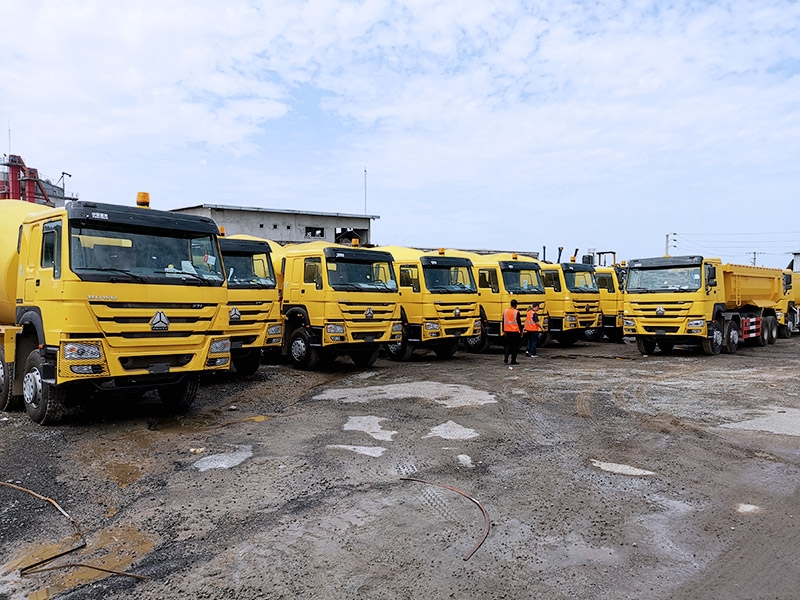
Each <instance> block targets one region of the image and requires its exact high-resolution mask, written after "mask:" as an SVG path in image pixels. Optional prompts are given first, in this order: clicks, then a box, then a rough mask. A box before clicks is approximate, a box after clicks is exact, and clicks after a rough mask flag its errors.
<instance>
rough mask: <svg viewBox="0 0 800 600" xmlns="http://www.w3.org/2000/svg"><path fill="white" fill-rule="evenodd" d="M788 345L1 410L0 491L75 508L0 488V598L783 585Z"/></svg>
mask: <svg viewBox="0 0 800 600" xmlns="http://www.w3.org/2000/svg"><path fill="white" fill-rule="evenodd" d="M798 349H800V339H790V340H778V343H777V344H776V345H774V346H768V347H766V348H755V347H752V348H751V347H744V348H741V349H740V350H739V352H737V354H735V355H733V356H726V355H721V356H716V357H707V356H703V355H702V354H698V353H697V352H696V351H695V350H691V349H677V350H675V351H674V352H673V353H671V354H670V355H662V354H659V353H656V354H654V355H653V356H648V357H642V356H640V355H639V354H638V352H637V351H636V349H635V345H634V344H632V343H627V344H610V343H595V344H591V343H588V342H586V343H579V344H577V345H575V346H574V347H571V348H561V347H559V346H557V345H554V346H552V347H546V348H543V349H541V350H540V353H539V357H537V358H536V359H531V358H527V357H525V356H521V357H520V361H521V364H520V365H518V366H516V367H514V368H513V369H509V368H508V366H507V365H504V364H503V362H502V355H501V354H499V353H498V352H497V351H494V352H489V353H487V354H481V355H474V354H467V353H462V352H459V353H457V354H456V355H455V356H454V357H453V358H452V359H449V360H438V359H436V358H435V356H434V355H433V354H429V353H424V352H418V353H415V354H414V355H413V356H412V358H411V360H410V361H409V362H406V363H393V362H390V361H388V360H386V359H383V358H381V359H379V361H378V362H377V363H376V365H375V366H374V367H372V368H369V369H356V368H355V367H353V366H352V365H351V364H349V363H347V362H346V361H345V359H340V360H341V363H336V364H335V365H334V366H333V367H332V368H331V369H330V370H328V371H325V372H315V373H304V372H298V371H294V370H292V369H291V368H289V367H287V366H269V365H264V366H262V367H261V369H260V370H259V372H258V373H257V374H256V375H255V376H253V377H252V378H250V379H246V380H243V379H237V378H236V377H234V376H229V375H221V376H216V377H209V378H208V379H207V380H206V381H205V383H204V385H203V387H202V388H201V391H200V396H199V398H198V401H197V404H196V405H195V407H194V408H193V410H192V411H190V412H189V413H188V414H187V415H183V416H179V417H176V416H174V415H169V414H166V413H164V411H163V410H162V408H161V406H160V405H159V403H158V402H157V400H156V398H155V397H154V396H153V397H151V396H150V395H148V396H147V397H145V398H144V399H142V400H141V401H135V402H134V401H127V402H117V403H114V405H94V406H87V407H84V408H82V409H80V410H76V411H75V412H74V413H73V414H71V415H70V416H69V418H68V420H67V421H66V422H65V423H64V424H63V425H60V426H57V427H49V428H48V427H40V426H37V425H35V424H33V423H32V422H30V421H29V420H28V419H27V417H26V416H25V415H24V414H20V413H4V414H2V415H0V419H1V420H0V431H1V432H2V433H0V481H3V482H6V483H10V484H13V485H16V486H19V487H21V488H24V489H27V490H31V491H34V492H36V493H37V494H39V495H41V496H44V497H46V498H51V499H52V500H54V501H55V502H56V503H57V504H58V506H59V507H61V508H62V509H63V510H64V511H65V512H66V513H68V515H69V516H70V517H71V519H72V520H73V523H71V522H70V520H69V519H68V518H67V517H66V516H65V515H63V514H61V513H60V512H59V511H58V510H57V508H56V507H55V506H53V505H52V504H51V503H49V502H47V501H45V500H42V499H39V498H36V497H33V496H32V495H30V494H27V493H25V492H24V491H21V490H18V489H13V488H10V487H8V486H0V600H11V599H13V600H18V599H28V598H33V599H41V598H49V597H52V598H59V599H70V600H72V599H90V600H91V599H98V600H99V599H101V598H102V599H104V600H105V599H111V600H116V599H119V600H122V599H130V598H141V599H146V600H154V599H163V598H197V599H202V598H214V599H218V598H226V599H253V598H275V599H277V598H287V599H288V598H293V599H294V598H308V599H327V598H337V599H338V598H341V599H363V598H375V599H384V598H385V599H396V598H408V599H412V598H413V599H417V598H422V597H430V598H464V599H467V598H468V599H474V598H487V599H488V598H491V599H497V598H534V597H537V598H548V599H562V598H563V599H568V598H569V599H582V598H586V599H589V598H591V599H608V600H611V599H614V600H618V599H628V598H630V599H642V598H658V599H676V600H677V599H684V598H685V599H697V598H725V599H736V598H741V599H748V600H753V599H760V598H764V599H767V598H769V599H784V598H785V599H789V598H797V597H798V595H799V594H800V592H798V590H800V564H798V563H800V558H798V557H799V556H800V555H798V553H797V551H796V547H797V540H798V537H799V536H800V523H799V521H800V491H799V490H800V488H798V482H800V400H799V399H798V389H797V381H798V377H797V373H798V368H800V359H799V358H798ZM482 511H485V512H486V514H487V515H488V518H489V525H490V528H489V533H488V536H486V539H485V541H482V539H483V536H484V532H485V525H486V523H485V520H484V513H483V512H482ZM76 531H80V534H81V535H82V539H84V540H85V543H86V547H85V548H82V549H79V550H77V551H74V552H71V553H69V554H67V555H65V556H63V557H61V558H59V559H57V560H55V561H52V562H51V563H48V564H47V566H57V567H58V568H56V569H54V570H51V571H46V572H40V573H31V574H26V575H24V576H22V575H20V568H22V567H24V566H26V565H30V564H32V563H35V562H37V561H38V560H41V559H44V558H47V557H50V556H53V555H54V554H56V553H58V552H60V551H64V550H68V549H70V548H73V547H74V546H75V545H76V544H77V543H78V541H79V539H80V538H79V537H78V535H77V534H76ZM76 563H80V564H82V565H92V566H95V567H102V568H105V569H111V570H115V571H120V572H126V573H129V574H135V575H139V576H142V577H146V579H135V578H133V577H129V576H124V575H117V574H109V573H105V572H101V571H97V570H95V569H90V568H87V567H85V566H68V565H75V564H76Z"/></svg>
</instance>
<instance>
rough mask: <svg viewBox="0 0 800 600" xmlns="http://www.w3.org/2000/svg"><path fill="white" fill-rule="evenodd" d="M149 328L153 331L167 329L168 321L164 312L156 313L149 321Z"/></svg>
mask: <svg viewBox="0 0 800 600" xmlns="http://www.w3.org/2000/svg"><path fill="white" fill-rule="evenodd" d="M150 328H151V329H152V330H153V331H167V330H168V329H169V319H168V318H167V315H165V314H164V311H162V310H160V311H158V312H157V313H156V314H155V315H154V316H153V318H152V319H150Z"/></svg>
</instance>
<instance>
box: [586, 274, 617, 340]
mask: <svg viewBox="0 0 800 600" xmlns="http://www.w3.org/2000/svg"><path fill="white" fill-rule="evenodd" d="M624 274H625V268H624V267H623V266H622V265H617V264H615V265H612V266H595V268H594V277H595V280H596V282H597V289H598V291H599V292H600V319H601V324H600V327H597V328H596V329H592V328H589V329H586V330H585V332H584V336H585V337H586V339H587V340H589V341H591V342H598V341H600V340H602V339H603V337H606V338H608V340H609V341H611V342H621V341H622V339H623V337H624V336H625V334H624V331H623V328H622V321H623V314H624V311H625V295H624V289H625V288H624Z"/></svg>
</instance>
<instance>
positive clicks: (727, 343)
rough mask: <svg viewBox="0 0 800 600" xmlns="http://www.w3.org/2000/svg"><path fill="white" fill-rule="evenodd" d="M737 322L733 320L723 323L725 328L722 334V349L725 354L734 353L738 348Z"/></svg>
mask: <svg viewBox="0 0 800 600" xmlns="http://www.w3.org/2000/svg"><path fill="white" fill-rule="evenodd" d="M739 339H740V335H739V324H738V323H736V322H735V321H728V322H727V323H725V330H724V332H723V335H722V351H723V352H724V353H725V354H735V353H736V350H737V348H739Z"/></svg>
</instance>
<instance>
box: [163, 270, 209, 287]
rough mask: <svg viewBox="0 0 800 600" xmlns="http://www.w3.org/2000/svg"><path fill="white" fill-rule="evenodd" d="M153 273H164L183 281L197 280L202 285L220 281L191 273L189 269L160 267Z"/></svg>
mask: <svg viewBox="0 0 800 600" xmlns="http://www.w3.org/2000/svg"><path fill="white" fill-rule="evenodd" d="M154 273H159V274H164V275H166V276H167V277H170V278H175V279H180V280H181V281H183V282H186V281H197V282H199V283H201V284H203V285H214V283H215V282H217V281H220V280H219V279H212V278H210V277H209V278H206V277H201V276H200V275H198V274H197V273H191V272H190V271H178V270H177V269H176V270H167V269H160V270H158V271H154ZM186 277H190V278H191V279H188V280H187V279H186Z"/></svg>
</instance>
